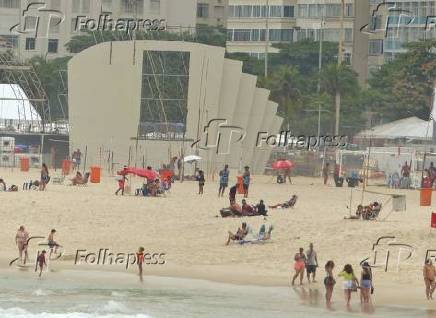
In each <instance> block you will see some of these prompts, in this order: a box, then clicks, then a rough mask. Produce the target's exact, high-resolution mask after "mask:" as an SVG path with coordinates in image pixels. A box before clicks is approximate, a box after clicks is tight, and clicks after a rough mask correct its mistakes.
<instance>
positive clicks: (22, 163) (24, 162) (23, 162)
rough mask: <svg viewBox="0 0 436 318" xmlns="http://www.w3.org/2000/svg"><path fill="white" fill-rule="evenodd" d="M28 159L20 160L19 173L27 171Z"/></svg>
mask: <svg viewBox="0 0 436 318" xmlns="http://www.w3.org/2000/svg"><path fill="white" fill-rule="evenodd" d="M29 167H30V164H29V158H27V157H26V158H20V170H21V171H29Z"/></svg>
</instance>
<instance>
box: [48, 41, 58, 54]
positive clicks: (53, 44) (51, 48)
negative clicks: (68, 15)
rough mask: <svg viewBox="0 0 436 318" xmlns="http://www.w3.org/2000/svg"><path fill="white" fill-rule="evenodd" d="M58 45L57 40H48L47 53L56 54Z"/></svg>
mask: <svg viewBox="0 0 436 318" xmlns="http://www.w3.org/2000/svg"><path fill="white" fill-rule="evenodd" d="M58 45H59V40H58V39H49V40H48V49H47V51H48V53H57V52H58Z"/></svg>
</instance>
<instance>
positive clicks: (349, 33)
mask: <svg viewBox="0 0 436 318" xmlns="http://www.w3.org/2000/svg"><path fill="white" fill-rule="evenodd" d="M344 37H345V41H347V42H351V41H353V29H345V35H344Z"/></svg>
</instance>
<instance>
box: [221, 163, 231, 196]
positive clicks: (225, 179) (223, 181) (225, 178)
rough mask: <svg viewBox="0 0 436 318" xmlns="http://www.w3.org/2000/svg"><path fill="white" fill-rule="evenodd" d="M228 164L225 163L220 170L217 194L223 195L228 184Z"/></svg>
mask: <svg viewBox="0 0 436 318" xmlns="http://www.w3.org/2000/svg"><path fill="white" fill-rule="evenodd" d="M229 175H230V171H229V165H225V166H224V169H223V170H221V171H220V188H219V190H218V196H219V197H220V196H221V197H223V196H224V191H225V190H226V188H227V187H228V186H229Z"/></svg>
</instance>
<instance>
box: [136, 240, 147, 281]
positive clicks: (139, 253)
mask: <svg viewBox="0 0 436 318" xmlns="http://www.w3.org/2000/svg"><path fill="white" fill-rule="evenodd" d="M144 250H145V249H144V248H143V247H142V246H141V247H140V248H139V249H138V251H137V252H136V261H137V264H138V270H139V280H140V281H141V282H143V280H144V279H143V274H142V266H143V264H144Z"/></svg>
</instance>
